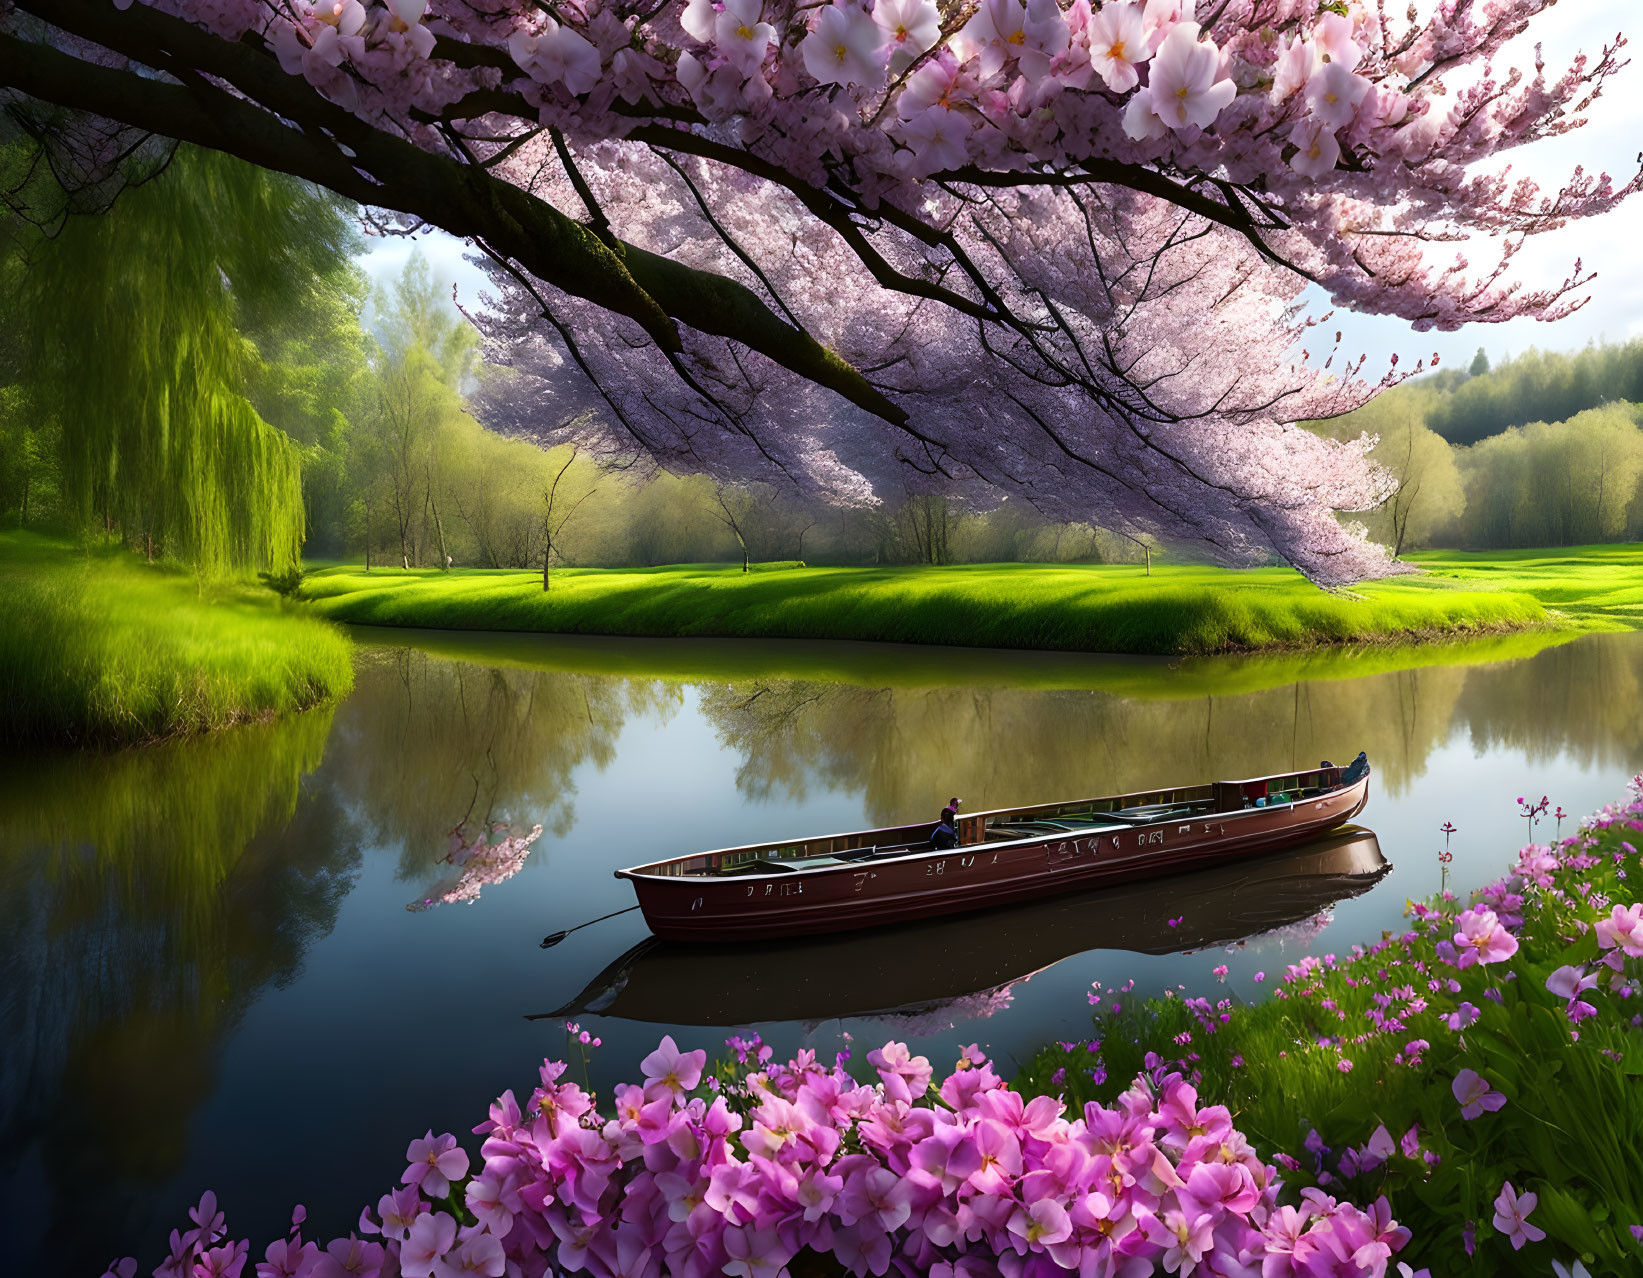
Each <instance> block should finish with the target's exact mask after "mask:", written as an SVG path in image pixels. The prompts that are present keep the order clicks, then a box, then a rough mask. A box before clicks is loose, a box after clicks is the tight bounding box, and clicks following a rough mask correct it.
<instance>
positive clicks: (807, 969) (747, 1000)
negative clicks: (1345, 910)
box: [537, 825, 1390, 1026]
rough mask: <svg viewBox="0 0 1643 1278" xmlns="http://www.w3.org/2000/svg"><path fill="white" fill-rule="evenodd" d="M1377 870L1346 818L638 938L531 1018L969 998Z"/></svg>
mask: <svg viewBox="0 0 1643 1278" xmlns="http://www.w3.org/2000/svg"><path fill="white" fill-rule="evenodd" d="M1389 868H1390V867H1389V866H1388V865H1387V863H1386V860H1385V858H1383V857H1382V855H1381V849H1380V844H1379V842H1378V841H1377V840H1376V838H1375V835H1374V833H1373V832H1372V831H1369V830H1366V829H1364V828H1363V827H1361V826H1353V825H1349V826H1346V827H1344V828H1343V829H1340V830H1337V831H1335V832H1334V833H1332V834H1326V835H1324V836H1323V837H1322V838H1320V839H1314V840H1311V841H1309V842H1307V843H1304V844H1301V845H1299V846H1297V847H1294V848H1290V849H1288V850H1286V851H1280V852H1274V853H1271V854H1269V855H1266V856H1256V857H1247V858H1240V859H1239V860H1238V861H1236V862H1233V863H1232V864H1229V865H1219V866H1215V867H1213V868H1211V869H1207V870H1192V871H1188V872H1187V873H1184V874H1181V875H1179V876H1176V877H1173V878H1171V879H1169V880H1168V881H1167V882H1163V883H1160V882H1156V881H1155V882H1132V883H1125V884H1118V885H1116V886H1112V887H1105V888H1091V889H1084V890H1079V891H1074V892H1070V893H1067V894H1065V895H1058V896H1056V897H1053V898H1051V899H1049V900H1042V901H1032V902H1029V903H1027V904H1025V905H1017V906H1011V907H1009V908H1006V909H1001V910H994V911H990V912H988V913H986V914H975V913H971V914H967V915H963V916H959V917H949V918H940V919H926V920H921V921H917V922H913V923H908V924H906V925H905V926H902V927H898V928H881V929H879V930H877V931H876V932H869V933H866V934H863V933H842V934H835V935H830V936H809V937H798V938H796V939H792V940H777V941H767V942H763V943H758V942H753V943H749V942H737V941H730V942H723V943H719V944H713V943H700V942H698V943H694V944H680V943H678V942H675V941H663V940H659V939H658V938H656V937H654V936H648V937H646V938H645V939H644V940H642V941H640V942H639V943H638V944H637V945H635V946H633V947H632V948H631V949H629V950H627V951H626V952H625V953H623V954H621V955H619V956H618V957H616V958H615V959H612V960H611V961H610V962H609V963H608V964H606V966H605V967H604V969H603V970H601V971H600V972H599V973H598V974H597V975H596V976H594V977H593V978H592V979H591V980H589V981H588V982H587V984H586V986H585V987H584V988H583V989H582V990H580V991H579V992H578V993H577V994H576V995H575V996H574V997H573V998H571V999H570V1000H569V1001H567V1002H566V1003H565V1004H564V1005H563V1006H561V1007H558V1008H555V1009H554V1010H553V1011H551V1012H544V1013H540V1014H539V1016H538V1018H537V1019H547V1020H553V1021H563V1020H566V1019H567V1018H576V1017H580V1016H582V1015H584V1014H593V1015H597V1016H612V1017H619V1018H621V1019H623V1020H630V1021H644V1022H648V1023H653V1024H658V1025H715V1026H735V1025H753V1024H756V1023H759V1022H763V1021H823V1020H828V1019H831V1018H833V1017H847V1016H915V1017H916V1016H920V1015H924V1014H927V1013H932V1012H935V1011H938V1010H940V1009H943V1008H950V1009H955V1010H956V1011H962V1006H963V1004H965V1003H967V1002H971V1001H973V996H975V995H978V994H982V993H984V992H985V991H988V990H993V989H997V988H999V987H1001V986H1004V985H1007V984H1009V983H1011V982H1015V981H1019V980H1021V979H1023V978H1024V977H1028V976H1031V975H1034V974H1036V973H1038V972H1041V971H1043V970H1044V969H1045V968H1048V967H1050V966H1052V965H1053V964H1056V963H1059V962H1061V961H1062V960H1063V959H1067V958H1071V957H1072V956H1073V955H1076V954H1082V953H1084V952H1085V951H1088V950H1092V949H1096V950H1131V951H1134V952H1136V953H1141V954H1172V953H1181V952H1184V951H1188V950H1198V949H1204V948H1208V947H1212V946H1222V945H1231V944H1233V943H1234V942H1237V941H1241V940H1244V939H1245V938H1248V937H1254V936H1259V935H1261V934H1263V933H1267V932H1271V931H1273V930H1274V929H1276V928H1280V927H1284V926H1286V925H1288V924H1292V923H1299V922H1301V921H1303V920H1305V919H1308V918H1310V917H1312V916H1314V915H1316V914H1317V913H1318V912H1319V911H1320V910H1324V909H1327V908H1328V907H1330V906H1331V905H1334V904H1335V903H1336V902H1337V901H1341V900H1345V899H1346V898H1348V897H1353V896H1357V895H1358V894H1359V893H1362V892H1367V891H1368V890H1369V889H1370V888H1371V887H1373V886H1374V885H1375V884H1377V883H1379V882H1380V881H1381V879H1382V877H1383V876H1384V875H1385V874H1386V872H1387V870H1388V869H1389ZM1172 924H1173V926H1172Z"/></svg>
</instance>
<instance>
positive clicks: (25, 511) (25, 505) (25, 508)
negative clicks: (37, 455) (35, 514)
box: [17, 475, 34, 528]
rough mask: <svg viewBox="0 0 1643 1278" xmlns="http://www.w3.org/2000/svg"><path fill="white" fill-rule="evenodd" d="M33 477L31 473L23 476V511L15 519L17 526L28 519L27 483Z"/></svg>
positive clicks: (20, 525)
mask: <svg viewBox="0 0 1643 1278" xmlns="http://www.w3.org/2000/svg"><path fill="white" fill-rule="evenodd" d="M33 478H34V476H32V475H24V476H23V513H22V514H21V515H20V516H18V519H17V526H18V527H19V528H21V527H22V526H23V525H24V524H26V523H28V521H29V483H30V482H31V481H32V480H33Z"/></svg>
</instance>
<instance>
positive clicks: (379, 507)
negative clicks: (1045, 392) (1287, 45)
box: [0, 137, 1643, 576]
mask: <svg viewBox="0 0 1643 1278" xmlns="http://www.w3.org/2000/svg"><path fill="white" fill-rule="evenodd" d="M156 167H157V171H156V172H155V173H154V174H152V175H150V176H149V178H148V180H146V181H144V182H142V183H141V184H139V185H136V186H134V187H133V189H130V190H127V191H126V192H125V193H124V194H123V195H121V196H120V198H119V199H118V200H117V201H115V202H114V203H113V205H112V207H111V208H109V209H106V210H102V209H99V210H96V211H94V212H92V213H90V214H79V213H69V214H67V215H64V214H63V213H62V212H61V211H58V210H55V209H52V208H51V207H50V206H51V201H50V199H49V198H43V197H41V196H40V195H39V192H38V191H37V189H36V188H38V187H39V186H40V185H41V183H42V182H43V181H44V179H42V178H40V177H38V176H37V175H38V174H39V173H40V172H41V171H42V169H41V166H40V165H38V164H37V163H34V162H33V160H32V159H31V154H30V152H29V149H28V143H27V140H26V139H23V140H19V139H12V140H11V141H10V142H7V141H6V140H5V139H4V138H3V137H0V179H4V180H3V181H0V185H3V186H4V187H5V189H6V190H7V191H9V192H10V194H9V195H8V197H7V201H6V204H5V206H4V208H5V211H4V212H0V291H3V292H4V294H5V296H7V298H8V299H9V301H10V303H11V304H10V305H9V306H8V307H7V308H6V309H5V311H4V313H0V526H7V527H12V526H19V527H42V528H57V529H66V530H69V531H72V532H74V533H76V534H80V535H90V536H92V537H93V538H98V539H101V540H104V541H114V540H122V541H124V542H125V543H126V544H128V545H130V546H132V547H134V548H137V549H140V550H142V551H144V552H146V553H147V554H149V555H151V556H160V557H166V558H171V559H175V560H179V561H181V562H185V563H188V564H191V565H193V566H195V567H197V568H200V569H204V570H226V571H243V570H246V569H256V570H261V571H267V572H270V573H272V574H274V575H276V576H283V575H288V574H290V573H291V572H293V571H294V570H295V569H296V567H297V566H298V565H299V563H300V562H301V560H302V559H303V558H307V559H309V560H314V559H345V560H350V561H354V562H358V561H360V560H362V559H363V560H365V561H366V562H367V563H369V564H370V565H372V566H410V567H440V566H476V567H491V568H505V567H515V568H518V567H530V568H535V569H537V570H539V571H542V572H544V574H546V573H547V572H548V571H549V569H550V568H551V567H552V566H553V565H555V564H561V563H563V564H581V565H636V564H641V565H642V564H660V563H680V562H704V561H735V560H740V561H742V562H743V563H744V564H746V563H748V562H750V561H758V560H792V559H803V560H806V561H809V562H817V563H929V564H942V563H956V562H1009V561H1037V562H1053V563H1061V562H1077V561H1085V562H1093V561H1107V562H1111V561H1127V562H1145V561H1147V560H1148V558H1149V556H1150V552H1151V549H1152V547H1151V546H1149V545H1147V544H1145V543H1143V542H1140V541H1137V540H1136V539H1134V538H1130V537H1126V536H1123V535H1121V534H1118V533H1114V532H1110V531H1107V530H1105V529H1103V528H1102V527H1101V526H1100V512H1092V516H1091V521H1090V522H1089V523H1084V524H1054V523H1051V522H1049V521H1047V520H1045V519H1044V518H1043V517H1041V516H1040V515H1038V514H1037V512H1036V511H1034V510H1033V509H1032V508H1031V507H1029V506H1025V505H1024V504H1023V503H1020V502H1008V501H1007V502H1004V503H1002V504H998V505H994V506H992V507H991V508H990V509H984V508H976V507H972V506H968V505H966V504H965V503H963V502H961V501H960V500H956V499H951V498H947V497H942V496H932V495H929V494H923V493H913V492H905V493H896V492H888V493H881V494H880V497H881V499H882V500H881V503H880V504H879V505H877V506H874V507H871V508H865V509H863V508H841V507H838V506H834V505H830V504H829V503H827V502H825V501H822V500H819V499H806V498H803V497H801V496H799V495H796V494H795V493H793V492H791V491H788V490H785V489H782V490H779V489H776V488H774V487H771V486H769V485H762V484H740V485H726V484H720V483H715V482H713V481H711V480H709V479H706V478H703V477H700V476H676V475H672V474H669V473H667V472H664V471H659V470H656V469H655V468H654V467H649V466H647V465H646V463H645V462H644V460H643V459H642V458H639V457H621V456H592V455H590V454H588V453H587V452H585V451H582V450H580V449H577V448H573V447H571V446H568V445H561V446H559V447H557V448H552V449H543V448H541V447H539V446H538V445H537V444H536V443H534V442H532V441H528V440H520V439H509V438H506V437H503V436H500V435H498V434H495V433H493V432H491V431H488V430H486V429H485V428H484V427H482V426H481V425H480V424H479V422H478V421H477V420H476V419H475V417H474V416H473V415H472V413H471V412H470V411H469V407H468V405H469V401H470V400H471V399H472V398H474V397H475V394H476V392H480V391H483V389H484V383H485V380H486V379H488V378H494V377H499V376H503V375H504V374H503V373H502V372H501V371H499V370H497V369H494V368H490V367H488V366H486V365H485V364H484V363H483V362H482V360H481V359H480V358H479V350H478V344H477V338H476V335H475V333H474V330H473V329H472V327H471V326H470V325H469V324H468V323H467V321H466V320H465V319H464V318H463V317H462V316H461V314H460V313H459V312H458V311H457V310H456V308H455V307H454V306H453V304H452V302H451V299H450V288H449V285H448V283H445V282H442V281H440V280H438V279H436V278H435V277H434V275H433V273H432V272H431V271H430V269H429V268H428V266H427V264H426V262H425V261H424V260H423V259H422V258H421V257H420V256H419V255H417V254H416V253H414V252H413V253H412V254H411V255H410V256H409V258H408V261H407V264H406V265H405V267H404V269H403V271H402V272H401V274H400V275H399V276H398V278H397V279H394V280H392V281H390V282H388V283H386V284H385V285H378V286H377V287H375V288H373V287H372V285H371V283H370V282H369V281H368V279H367V278H366V276H365V275H364V274H363V272H362V271H361V270H360V268H359V266H358V265H357V261H356V259H357V258H358V256H359V254H360V252H361V250H362V248H363V244H362V241H361V239H360V237H359V235H358V233H357V231H356V230H355V221H354V212H353V210H352V209H351V207H349V206H348V205H346V204H345V203H344V202H341V201H338V200H337V199H336V198H335V197H333V196H331V195H329V194H328V193H325V192H323V191H320V190H318V189H316V188H313V187H310V186H307V185H306V184H304V183H301V182H298V181H296V180H294V179H290V178H286V177H283V176H280V175H277V174H271V173H267V172H265V171H262V170H258V169H255V168H252V167H251V166H249V165H245V164H243V163H241V162H239V161H235V160H232V159H228V158H225V157H222V156H219V155H215V154H211V153H206V152H200V151H195V150H192V149H189V148H186V147H185V148H181V149H179V150H178V151H177V152H176V154H175V155H174V156H172V157H170V158H169V160H168V162H167V163H164V164H162V165H158V166H156ZM19 174H20V175H22V176H21V177H19V176H17V175H19ZM48 194H49V193H48ZM41 208H47V209H48V211H49V212H51V214H52V215H51V216H40V215H39V210H40V209H41ZM1639 402H1643V341H1634V342H1631V343H1629V344H1626V345H1620V346H1601V347H1600V346H1592V347H1588V348H1587V349H1586V350H1583V351H1580V352H1576V353H1573V354H1568V355H1559V354H1543V353H1540V352H1536V351H1530V352H1528V353H1526V354H1523V355H1520V356H1518V357H1517V358H1516V359H1513V360H1510V361H1507V362H1504V363H1502V364H1501V365H1500V366H1498V367H1496V368H1492V369H1491V368H1489V367H1488V361H1487V360H1486V359H1484V358H1483V357H1482V354H1481V352H1480V355H1479V358H1478V360H1476V361H1474V363H1473V365H1472V367H1471V368H1470V370H1467V371H1449V370H1446V371H1444V372H1442V373H1438V374H1434V375H1432V376H1429V377H1426V378H1422V379H1419V380H1417V381H1414V382H1410V383H1407V384H1405V385H1404V386H1401V387H1399V388H1397V389H1395V390H1393V391H1390V392H1387V393H1386V394H1383V395H1382V396H1380V397H1379V398H1377V399H1376V400H1374V401H1373V402H1372V403H1370V404H1369V405H1367V406H1366V407H1365V408H1363V409H1361V410H1359V411H1358V412H1356V413H1353V414H1350V415H1348V416H1346V417H1343V418H1339V419H1336V420H1334V421H1332V422H1327V423H1315V424H1314V428H1315V429H1318V430H1320V431H1323V432H1324V433H1327V434H1332V435H1335V436H1337V437H1341V438H1350V437H1355V436H1356V435H1357V434H1358V433H1359V432H1361V431H1368V432H1370V433H1372V434H1374V435H1376V436H1377V437H1378V439H1379V443H1378V444H1377V446H1376V448H1375V452H1374V457H1375V459H1376V460H1377V461H1379V462H1380V463H1381V464H1383V465H1384V466H1386V467H1387V469H1388V470H1389V471H1391V472H1392V474H1393V476H1394V479H1395V481H1396V482H1395V491H1394V492H1393V493H1392V494H1391V496H1390V497H1389V498H1388V499H1387V501H1386V502H1385V503H1384V504H1383V505H1382V506H1381V507H1380V508H1379V509H1377V510H1374V511H1371V512H1367V513H1359V514H1355V515H1350V516H1346V517H1348V518H1355V519H1362V520H1364V521H1365V522H1367V524H1368V525H1369V527H1370V530H1371V533H1372V535H1374V536H1376V537H1377V538H1378V539H1380V540H1383V541H1385V542H1386V543H1387V544H1388V545H1390V546H1393V547H1394V548H1396V549H1397V550H1398V551H1400V552H1401V551H1406V550H1412V549H1418V548H1421V547H1425V546H1461V547H1476V548H1505V547H1519V546H1540V545H1561V544H1577V543H1586V542H1601V541H1617V540H1632V539H1636V538H1638V537H1639V536H1640V534H1643V429H1640V427H1639V422H1640V421H1643V410H1640V409H1639V408H1638V407H1637V404H1638V403H1639Z"/></svg>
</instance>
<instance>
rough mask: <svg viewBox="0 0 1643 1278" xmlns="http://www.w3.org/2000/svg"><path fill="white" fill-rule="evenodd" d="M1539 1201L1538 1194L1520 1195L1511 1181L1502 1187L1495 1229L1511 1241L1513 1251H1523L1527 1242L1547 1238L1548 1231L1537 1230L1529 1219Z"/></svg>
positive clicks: (1498, 1199)
mask: <svg viewBox="0 0 1643 1278" xmlns="http://www.w3.org/2000/svg"><path fill="white" fill-rule="evenodd" d="M1539 1201H1540V1197H1539V1195H1537V1194H1520V1193H1518V1192H1517V1190H1515V1189H1513V1188H1512V1182H1511V1181H1507V1182H1506V1183H1505V1184H1503V1185H1502V1186H1501V1187H1500V1197H1498V1198H1496V1199H1495V1228H1496V1229H1498V1230H1500V1232H1501V1233H1503V1234H1505V1235H1506V1237H1507V1238H1508V1239H1510V1240H1511V1243H1512V1250H1513V1251H1521V1250H1523V1244H1524V1243H1526V1242H1539V1241H1540V1240H1541V1239H1542V1238H1544V1237H1546V1231H1545V1230H1543V1229H1537V1228H1535V1226H1533V1225H1531V1224H1530V1223H1529V1219H1528V1217H1529V1213H1530V1212H1532V1211H1533V1210H1534V1209H1535V1204H1536V1203H1538V1202H1539Z"/></svg>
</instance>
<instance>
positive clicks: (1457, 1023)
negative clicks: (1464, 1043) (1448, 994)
mask: <svg viewBox="0 0 1643 1278" xmlns="http://www.w3.org/2000/svg"><path fill="white" fill-rule="evenodd" d="M1478 1016H1479V1012H1478V1009H1477V1007H1476V1006H1475V1005H1474V1004H1471V1003H1462V1004H1461V1005H1460V1006H1459V1007H1457V1008H1456V1009H1455V1010H1454V1011H1452V1012H1450V1013H1449V1015H1448V1016H1447V1017H1446V1018H1445V1022H1444V1023H1445V1024H1447V1025H1448V1026H1449V1028H1450V1029H1452V1030H1463V1029H1465V1028H1467V1026H1469V1025H1473V1024H1475V1023H1476V1022H1477V1019H1478Z"/></svg>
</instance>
